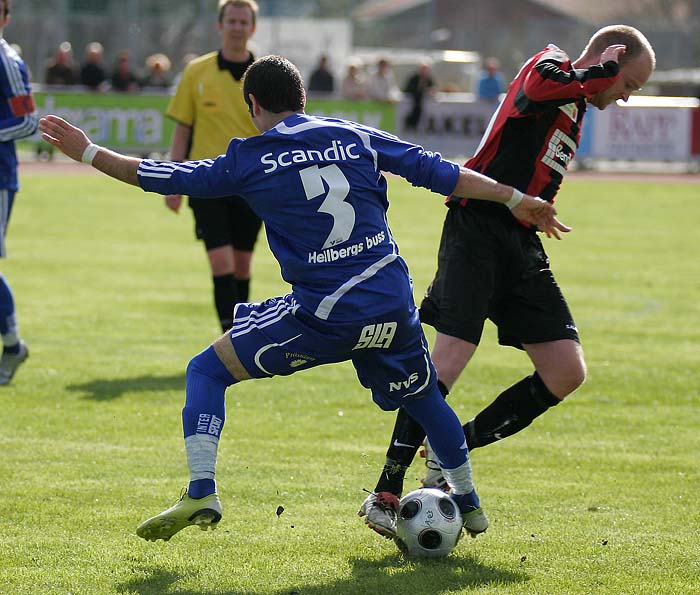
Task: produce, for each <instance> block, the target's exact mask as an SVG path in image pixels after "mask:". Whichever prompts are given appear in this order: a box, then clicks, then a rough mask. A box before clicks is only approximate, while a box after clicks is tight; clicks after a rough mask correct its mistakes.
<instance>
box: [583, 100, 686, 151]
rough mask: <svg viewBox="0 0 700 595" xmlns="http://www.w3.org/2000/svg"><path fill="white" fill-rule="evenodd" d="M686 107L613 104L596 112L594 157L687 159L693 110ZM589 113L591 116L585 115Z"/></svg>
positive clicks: (593, 135)
mask: <svg viewBox="0 0 700 595" xmlns="http://www.w3.org/2000/svg"><path fill="white" fill-rule="evenodd" d="M695 111H697V110H695V109H691V108H685V107H646V106H623V107H621V106H619V105H611V106H610V107H608V108H607V109H606V110H605V111H602V112H596V113H595V117H594V118H593V120H592V122H591V123H592V126H591V127H590V129H588V130H585V131H584V132H585V133H586V134H592V138H591V155H590V156H591V157H593V158H594V159H621V160H630V161H688V160H690V159H691V155H692V130H693V125H692V123H693V113H694V112H695ZM586 117H588V116H586Z"/></svg>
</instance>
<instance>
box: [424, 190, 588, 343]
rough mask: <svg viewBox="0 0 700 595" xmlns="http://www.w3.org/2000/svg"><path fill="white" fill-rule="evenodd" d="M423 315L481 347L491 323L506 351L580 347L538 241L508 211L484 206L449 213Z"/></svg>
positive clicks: (472, 203) (446, 331)
mask: <svg viewBox="0 0 700 595" xmlns="http://www.w3.org/2000/svg"><path fill="white" fill-rule="evenodd" d="M475 203H476V204H475ZM420 312H421V321H422V322H425V323H426V324H429V325H431V326H433V327H435V329H437V330H438V331H439V332H441V333H443V334H446V335H450V336H452V337H457V338H459V339H462V340H464V341H468V342H470V343H474V344H475V345H478V344H479V341H480V339H481V335H482V332H483V328H484V322H485V321H486V319H487V318H489V319H491V320H492V321H493V322H494V324H495V325H496V326H497V327H498V341H499V343H500V344H501V345H511V346H513V347H518V348H520V349H522V344H523V343H543V342H548V341H556V340H559V339H572V340H574V341H577V342H578V341H579V336H578V331H577V329H576V325H575V323H574V320H573V317H572V316H571V312H570V310H569V307H568V305H567V303H566V300H565V299H564V296H563V295H562V292H561V290H560V289H559V286H558V285H557V282H556V280H555V279H554V275H553V274H552V271H550V269H549V260H548V258H547V255H546V254H545V251H544V248H543V247H542V243H541V242H540V239H539V237H538V236H537V233H535V232H534V231H532V230H530V229H527V228H526V227H524V226H523V225H521V224H519V223H518V222H517V221H516V220H515V219H513V217H512V215H511V214H510V213H509V212H508V211H505V210H504V209H503V208H502V207H501V206H500V205H495V204H487V203H483V202H482V203H480V202H479V201H470V202H469V203H468V204H467V206H466V207H457V206H455V207H452V208H450V209H449V212H448V214H447V217H446V219H445V223H444V226H443V230H442V237H441V240H440V250H439V252H438V270H437V273H436V274H435V279H434V280H433V282H432V283H431V285H430V287H429V288H428V291H427V293H426V296H425V298H424V299H423V302H422V304H421V307H420Z"/></svg>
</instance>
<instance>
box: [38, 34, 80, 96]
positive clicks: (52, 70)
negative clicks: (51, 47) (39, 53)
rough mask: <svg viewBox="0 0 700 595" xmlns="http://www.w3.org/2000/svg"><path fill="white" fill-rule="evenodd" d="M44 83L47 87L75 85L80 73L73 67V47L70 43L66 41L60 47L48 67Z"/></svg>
mask: <svg viewBox="0 0 700 595" xmlns="http://www.w3.org/2000/svg"><path fill="white" fill-rule="evenodd" d="M44 79H45V80H44V82H45V83H46V84H47V85H63V86H68V85H75V84H76V83H77V82H78V73H77V72H76V70H75V66H74V65H73V47H72V46H71V44H70V41H64V42H62V43H61V45H59V46H58V49H57V50H56V54H55V55H54V57H53V58H51V60H49V62H48V64H47V66H46V73H45V76H44Z"/></svg>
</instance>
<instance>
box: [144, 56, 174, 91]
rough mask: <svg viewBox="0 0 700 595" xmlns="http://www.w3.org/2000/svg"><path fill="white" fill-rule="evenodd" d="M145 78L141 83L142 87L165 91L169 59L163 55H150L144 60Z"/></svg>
mask: <svg viewBox="0 0 700 595" xmlns="http://www.w3.org/2000/svg"><path fill="white" fill-rule="evenodd" d="M146 72H147V74H146V76H145V78H144V79H143V81H142V85H143V86H144V87H157V88H161V89H167V88H168V87H170V85H171V84H172V81H171V80H170V75H169V74H168V73H169V72H170V59H169V58H168V57H167V56H166V55H165V54H152V55H150V56H148V58H146Z"/></svg>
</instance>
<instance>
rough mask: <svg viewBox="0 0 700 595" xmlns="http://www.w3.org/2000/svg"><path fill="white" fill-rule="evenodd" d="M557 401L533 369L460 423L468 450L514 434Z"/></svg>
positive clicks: (557, 402) (558, 401) (556, 403)
mask: <svg viewBox="0 0 700 595" xmlns="http://www.w3.org/2000/svg"><path fill="white" fill-rule="evenodd" d="M559 403H560V400H559V399H558V398H557V397H555V396H554V395H553V394H552V393H551V392H550V391H549V389H548V388H547V387H546V386H545V384H544V382H542V379H541V378H540V375H539V374H538V373H537V372H535V373H534V374H533V375H532V376H527V377H526V378H523V379H522V380H521V381H520V382H517V383H515V384H514V385H513V386H511V387H510V388H507V389H506V390H504V391H503V392H502V393H501V394H500V395H498V397H497V398H496V400H495V401H494V402H493V403H491V404H490V405H489V406H488V407H486V408H485V409H483V410H482V411H481V412H480V413H479V414H478V415H477V416H476V417H475V418H474V419H472V420H471V421H469V422H467V423H466V424H465V425H464V434H465V436H466V437H467V445H468V446H469V450H473V449H474V448H479V447H480V446H486V445H487V444H491V443H492V442H495V441H496V440H502V439H503V438H507V437H508V436H512V435H513V434H516V433H517V432H519V431H520V430H522V429H523V428H526V427H527V426H529V425H530V424H531V423H532V421H533V420H534V419H535V418H536V417H539V416H540V415H542V414H543V413H544V412H545V411H547V409H549V408H550V407H554V406H555V405H558V404H559Z"/></svg>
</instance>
